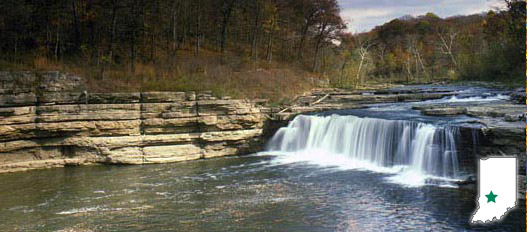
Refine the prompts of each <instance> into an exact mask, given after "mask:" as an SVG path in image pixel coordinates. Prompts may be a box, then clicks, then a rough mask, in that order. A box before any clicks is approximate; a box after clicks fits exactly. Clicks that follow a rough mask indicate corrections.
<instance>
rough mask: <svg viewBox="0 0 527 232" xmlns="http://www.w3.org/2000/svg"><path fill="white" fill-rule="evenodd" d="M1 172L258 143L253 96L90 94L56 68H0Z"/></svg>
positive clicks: (176, 157)
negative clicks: (18, 70)
mask: <svg viewBox="0 0 527 232" xmlns="http://www.w3.org/2000/svg"><path fill="white" fill-rule="evenodd" d="M0 94H1V95H0V173H1V172H14V171H21V170H28V169H35V168H46V167H56V166H64V165H79V164H90V163H112V164H146V163H166V162H176V161H183V160H193V159H200V158H210V157H217V156H226V155H235V154H241V153H248V152H251V151H253V150H254V149H259V148H260V146H259V145H260V141H259V140H260V135H261V134H262V127H263V124H264V117H263V116H262V114H261V113H260V109H259V107H258V106H257V105H256V104H255V102H251V101H248V100H231V99H227V98H225V99H216V98H214V97H212V96H211V94H210V93H208V92H202V93H197V94H196V93H194V92H142V93H89V92H87V91H85V89H84V85H83V82H82V79H81V78H79V77H77V76H72V75H65V74H61V73H59V72H38V73H34V72H16V73H14V72H13V73H11V72H0Z"/></svg>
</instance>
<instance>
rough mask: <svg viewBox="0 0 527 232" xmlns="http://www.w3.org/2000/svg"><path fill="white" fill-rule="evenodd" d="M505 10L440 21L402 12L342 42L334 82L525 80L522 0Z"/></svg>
mask: <svg viewBox="0 0 527 232" xmlns="http://www.w3.org/2000/svg"><path fill="white" fill-rule="evenodd" d="M505 3H506V9H502V10H496V11H489V12H484V13H481V14H477V15H470V16H456V17H450V18H446V19H442V18H440V17H438V16H436V15H435V14H433V13H428V14H426V15H423V16H419V17H412V16H404V17H401V18H399V19H395V20H392V21H390V22H388V23H386V24H384V25H382V26H378V27H376V28H374V29H373V30H372V31H370V32H367V33H362V34H360V35H357V36H354V37H349V38H347V40H344V45H343V48H341V49H343V50H342V53H341V54H342V55H341V56H342V58H341V59H343V61H342V62H341V63H340V64H341V67H340V70H339V71H338V72H336V73H335V75H333V76H334V77H335V78H333V80H332V81H333V83H334V84H335V85H338V86H344V87H355V86H357V85H359V84H361V83H363V82H364V81H367V80H369V79H375V80H376V81H388V80H391V81H399V82H407V83H422V82H431V81H437V80H440V79H446V80H451V79H462V80H484V81H504V82H516V83H519V84H521V85H523V84H524V82H523V76H524V72H525V58H524V55H523V54H524V53H525V44H526V41H525V37H526V34H525V33H526V32H525V7H526V6H525V1H520V0H518V1H516V0H513V1H505Z"/></svg>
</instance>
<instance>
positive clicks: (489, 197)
mask: <svg viewBox="0 0 527 232" xmlns="http://www.w3.org/2000/svg"><path fill="white" fill-rule="evenodd" d="M485 196H486V197H487V203H489V202H491V201H492V202H494V203H496V197H498V195H496V194H494V193H492V190H491V191H490V193H489V194H487V195H485Z"/></svg>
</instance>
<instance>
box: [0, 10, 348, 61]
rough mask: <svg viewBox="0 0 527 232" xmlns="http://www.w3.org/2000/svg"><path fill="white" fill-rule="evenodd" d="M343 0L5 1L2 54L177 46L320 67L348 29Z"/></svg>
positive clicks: (120, 54) (123, 55)
mask: <svg viewBox="0 0 527 232" xmlns="http://www.w3.org/2000/svg"><path fill="white" fill-rule="evenodd" d="M339 12H340V10H339V6H338V2H337V0H295V1H289V0H249V1H247V0H50V1H30V0H28V1H19V0H3V1H1V3H0V49H1V53H2V54H3V55H2V57H1V59H3V60H10V61H13V62H22V61H23V59H24V57H25V56H28V55H36V54H37V55H40V56H45V57H46V58H48V59H53V60H55V61H61V60H72V59H79V58H82V59H84V61H83V62H90V63H92V64H98V65H101V64H107V65H125V64H126V65H128V66H129V68H130V69H131V71H134V69H135V64H137V63H156V62H171V63H177V62H178V60H177V58H178V56H177V55H178V52H180V51H191V52H193V53H194V54H195V55H196V56H199V55H200V52H201V51H203V50H209V51H213V52H216V53H217V54H219V56H218V62H219V63H221V64H229V59H230V58H231V57H230V56H229V53H232V54H234V57H241V58H242V59H244V61H254V62H256V61H257V60H260V59H261V60H264V61H265V62H267V63H272V62H273V61H274V60H277V61H279V62H293V61H295V60H296V61H301V62H300V63H302V64H303V65H305V66H306V67H309V68H311V69H312V70H317V68H318V65H319V64H318V59H319V56H320V50H321V48H323V47H324V46H326V45H327V43H328V41H330V40H331V39H332V38H337V37H338V36H339V34H340V32H341V31H342V29H343V28H344V24H343V22H342V19H341V18H340V16H339Z"/></svg>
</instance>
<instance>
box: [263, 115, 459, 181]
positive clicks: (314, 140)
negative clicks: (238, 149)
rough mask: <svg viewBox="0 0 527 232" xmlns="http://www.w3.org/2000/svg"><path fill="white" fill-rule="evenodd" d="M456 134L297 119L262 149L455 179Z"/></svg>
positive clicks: (392, 123) (418, 126) (398, 124)
mask: <svg viewBox="0 0 527 232" xmlns="http://www.w3.org/2000/svg"><path fill="white" fill-rule="evenodd" d="M458 134H459V131H458V129H457V128H455V127H441V126H436V125H432V124H426V123H420V122H414V121H404V120H385V119H376V118H360V117H356V116H340V115H331V116H325V117H322V116H307V115H300V116H297V117H296V118H295V119H294V120H293V121H291V122H290V123H289V125H288V126H287V127H283V128H280V129H279V130H278V131H277V132H276V134H275V135H274V136H273V138H272V139H271V140H270V141H269V143H268V147H267V150H268V151H274V152H282V153H284V154H285V153H287V154H297V155H298V154H301V155H306V154H308V155H313V153H316V155H315V156H316V157H315V159H319V160H320V161H321V162H326V161H327V160H328V159H333V158H335V157H338V158H339V161H338V162H345V160H350V161H356V162H355V163H360V164H367V165H372V166H375V167H381V168H393V167H404V169H405V171H407V172H411V173H414V174H417V175H423V176H434V177H441V178H456V177H458V175H459V167H458V166H459V165H458V158H457V152H456V151H457V149H456V140H457V138H458ZM359 168H360V167H359Z"/></svg>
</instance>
